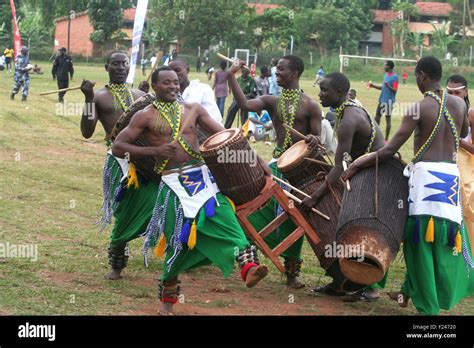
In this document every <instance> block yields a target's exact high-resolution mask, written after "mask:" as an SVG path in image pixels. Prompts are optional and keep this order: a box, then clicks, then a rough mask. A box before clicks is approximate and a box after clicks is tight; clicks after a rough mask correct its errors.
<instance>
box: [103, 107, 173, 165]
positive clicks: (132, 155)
mask: <svg viewBox="0 0 474 348" xmlns="http://www.w3.org/2000/svg"><path fill="white" fill-rule="evenodd" d="M154 120H155V117H154V116H153V114H149V113H144V112H143V111H139V112H137V113H136V114H135V115H134V116H133V117H132V119H131V120H130V123H129V125H128V126H127V127H125V128H124V129H123V130H122V131H121V132H120V133H119V135H118V136H117V138H116V139H115V141H114V144H113V146H112V153H113V154H114V156H117V157H120V158H125V157H127V159H128V160H134V159H137V158H142V157H150V156H152V157H161V158H170V157H173V156H174V155H175V152H176V147H177V146H178V145H177V144H176V143H168V144H164V145H161V146H147V147H142V146H136V145H135V144H134V143H135V141H136V140H137V138H138V137H139V136H140V134H142V133H143V132H144V131H145V130H146V129H147V128H149V127H150V128H151V127H153V124H154V122H153V121H154ZM126 154H128V156H127V155H126Z"/></svg>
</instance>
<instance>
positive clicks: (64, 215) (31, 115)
mask: <svg viewBox="0 0 474 348" xmlns="http://www.w3.org/2000/svg"><path fill="white" fill-rule="evenodd" d="M41 65H42V66H43V69H45V70H46V71H47V72H48V73H47V74H45V75H33V76H32V78H31V86H30V96H29V99H28V102H26V103H21V102H20V99H21V97H20V96H17V98H16V100H15V101H10V100H9V93H10V88H11V85H12V82H13V79H12V76H11V75H8V74H7V73H6V72H5V71H3V72H0V79H1V81H2V82H1V84H0V105H1V108H0V148H1V151H0V160H1V164H2V165H1V166H0V175H1V181H0V244H1V243H7V242H8V243H10V244H25V243H29V244H35V245H37V246H38V252H39V258H38V261H36V262H31V261H30V260H27V259H21V258H6V259H1V260H0V314H15V315H20V314H22V315H24V314H26V315H29V314H32V315H56V314H66V315H82V314H92V315H99V314H104V315H109V314H155V313H156V309H157V300H156V284H155V279H156V278H157V277H158V276H159V273H160V270H161V265H160V263H159V262H156V261H155V262H151V265H150V268H149V269H145V268H144V267H143V260H142V257H141V255H140V250H141V246H142V241H141V240H136V241H134V242H132V256H131V259H130V263H129V266H128V268H127V269H126V270H125V272H124V275H125V278H124V279H123V280H121V281H117V282H111V281H107V280H105V279H104V275H105V273H106V271H107V268H108V265H107V245H108V233H110V229H108V230H106V231H105V232H104V233H103V234H101V235H99V234H98V233H97V225H96V221H97V212H98V211H99V208H100V206H101V192H102V189H101V182H102V179H101V178H102V173H101V172H102V165H103V161H104V154H105V150H106V148H105V145H104V144H103V141H102V139H103V138H104V132H103V130H102V129H101V128H100V129H98V131H97V132H96V134H95V135H94V136H93V137H92V139H89V140H84V139H83V138H82V136H81V133H80V129H79V122H80V109H79V111H78V112H76V113H75V114H73V115H69V114H62V113H61V110H58V107H57V104H56V99H57V96H56V95H50V96H44V97H40V96H39V93H40V92H42V91H47V90H53V89H55V88H56V85H55V82H54V81H53V80H52V78H51V76H50V74H49V64H47V63H43V64H41ZM137 74H138V75H137V76H138V78H141V72H138V71H137ZM197 77H198V78H200V79H201V80H202V81H207V78H206V77H205V74H204V73H202V74H199V75H196V74H192V75H191V78H197ZM82 78H86V79H90V80H93V81H95V82H97V86H102V85H104V84H105V83H106V81H107V75H106V73H105V71H104V70H103V69H102V68H99V67H96V66H94V67H91V66H85V65H80V64H77V65H76V74H75V80H74V81H72V82H71V86H76V85H79V84H80V82H81V80H82ZM381 78H382V76H381ZM374 82H376V83H379V82H380V81H374ZM311 83H312V81H310V80H303V81H302V86H301V87H302V88H303V89H304V90H305V91H306V92H307V93H308V94H309V95H310V96H311V97H313V98H315V99H316V100H318V99H317V98H316V97H317V92H318V91H317V89H316V88H313V87H311ZM136 85H138V83H137V84H136ZM365 86H366V81H353V87H355V88H356V89H357V91H358V98H359V100H361V101H362V102H363V103H364V105H365V106H366V107H367V108H368V109H369V110H370V111H374V110H375V107H376V101H377V98H378V93H379V92H378V91H375V90H367V89H366V88H365ZM419 98H420V93H419V92H418V90H417V88H416V86H414V85H408V86H402V87H401V88H400V93H399V101H402V102H412V101H416V100H417V99H419ZM66 100H67V102H70V103H78V104H77V105H78V106H79V107H80V105H81V103H82V101H83V97H82V93H81V92H80V91H73V92H69V93H68V94H67V95H66ZM230 103H231V100H230V98H228V99H227V101H226V106H227V107H228V106H229V105H230ZM72 109H74V108H72ZM70 110H71V109H70ZM58 111H59V112H58ZM400 119H401V117H394V121H393V123H394V124H393V131H395V130H396V129H397V126H398V125H399V123H400ZM382 126H383V127H384V124H382ZM255 148H256V149H257V151H258V152H259V153H260V154H261V155H262V156H263V157H264V158H265V159H267V160H269V159H270V154H271V150H272V148H271V147H268V146H265V145H263V144H257V145H255ZM411 153H412V144H411V143H409V144H407V145H405V146H404V148H403V149H402V154H403V157H404V158H405V159H409V158H410V154H411ZM304 259H305V260H306V263H305V267H304V269H303V275H302V279H303V281H304V282H305V283H307V284H308V285H310V286H314V285H317V284H319V283H322V282H325V281H327V279H326V278H325V277H324V275H323V271H322V269H321V268H320V267H318V262H317V260H316V258H315V257H314V255H313V253H312V251H311V250H310V248H309V246H308V245H307V244H305V247H304ZM267 264H268V262H267ZM404 269H405V266H404V264H403V258H402V257H401V255H399V256H398V257H397V261H396V262H395V263H394V264H393V266H392V268H391V272H390V276H389V280H388V283H387V290H395V289H397V288H399V286H400V284H401V282H402V280H403V276H404ZM184 279H185V280H186V281H183V293H184V294H187V293H188V294H190V297H188V299H187V300H186V301H185V304H182V305H178V308H177V309H178V310H180V309H181V311H182V313H185V314H194V313H198V314H236V313H237V314H309V315H314V314H316V315H322V314H341V315H354V314H375V315H381V314H388V315H390V314H414V313H415V311H414V308H413V307H410V308H409V309H408V310H404V311H402V310H400V309H399V308H398V306H397V305H396V304H394V303H393V304H392V303H390V302H389V301H388V300H387V299H386V296H384V298H382V299H381V300H380V301H379V302H377V303H376V304H372V305H368V304H363V303H357V304H343V303H341V302H340V301H336V300H334V299H327V298H322V297H321V298H314V297H310V296H308V295H307V294H306V292H305V290H302V291H299V292H297V296H296V300H295V303H294V306H293V307H290V306H289V305H288V297H289V296H291V295H294V294H295V291H290V290H288V289H287V288H286V287H285V286H284V285H283V284H282V280H281V276H280V274H279V273H278V272H277V271H276V269H275V268H274V267H273V266H272V267H271V274H270V275H269V277H268V278H267V279H266V280H265V281H264V282H262V284H261V286H259V287H258V288H256V289H255V290H252V291H250V290H248V289H245V288H244V287H243V285H242V284H241V282H240V281H239V276H238V272H234V274H233V275H232V277H231V278H230V279H229V280H223V279H222V278H221V277H220V275H219V272H217V271H216V270H215V269H214V268H212V267H205V268H202V269H198V270H195V271H192V272H189V273H188V274H187V275H185V276H184ZM209 287H216V288H219V287H225V288H226V289H230V291H231V294H230V295H226V294H219V292H209V290H208V288H209ZM219 296H220V297H219ZM260 304H262V305H261V306H260ZM451 313H454V314H471V315H472V314H474V300H473V299H468V300H464V301H463V302H462V304H460V305H458V306H456V307H455V308H454V310H453V311H452V312H451Z"/></svg>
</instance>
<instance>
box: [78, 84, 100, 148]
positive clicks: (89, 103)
mask: <svg viewBox="0 0 474 348" xmlns="http://www.w3.org/2000/svg"><path fill="white" fill-rule="evenodd" d="M81 91H82V93H83V94H84V97H85V100H84V102H85V104H84V111H83V112H82V118H81V132H82V136H83V137H84V138H86V139H89V138H90V137H91V136H92V135H93V134H94V131H95V127H96V125H97V121H98V113H97V108H96V103H95V94H94V83H92V82H91V81H89V80H83V81H82V84H81Z"/></svg>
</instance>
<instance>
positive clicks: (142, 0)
mask: <svg viewBox="0 0 474 348" xmlns="http://www.w3.org/2000/svg"><path fill="white" fill-rule="evenodd" d="M147 8H148V0H138V4H137V10H136V12H135V22H134V24H133V40H132V57H131V59H130V72H129V73H128V77H127V83H133V81H134V80H135V69H136V67H137V60H138V52H139V51H140V42H141V41H142V33H143V24H144V23H145V17H146V10H147Z"/></svg>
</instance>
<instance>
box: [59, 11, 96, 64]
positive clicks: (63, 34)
mask: <svg viewBox="0 0 474 348" xmlns="http://www.w3.org/2000/svg"><path fill="white" fill-rule="evenodd" d="M67 28H68V20H67V19H66V20H60V21H58V22H57V23H56V32H55V34H54V37H55V39H56V40H57V41H58V42H59V47H66V48H67V31H68V30H67ZM93 31H94V29H93V28H92V24H91V23H90V22H89V16H87V15H82V16H77V17H76V18H75V19H73V20H71V42H70V51H69V52H68V54H70V55H72V56H74V55H80V56H84V57H92V54H93V47H94V45H93V43H92V42H91V41H90V40H89V36H90V34H91V33H92V32H93Z"/></svg>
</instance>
